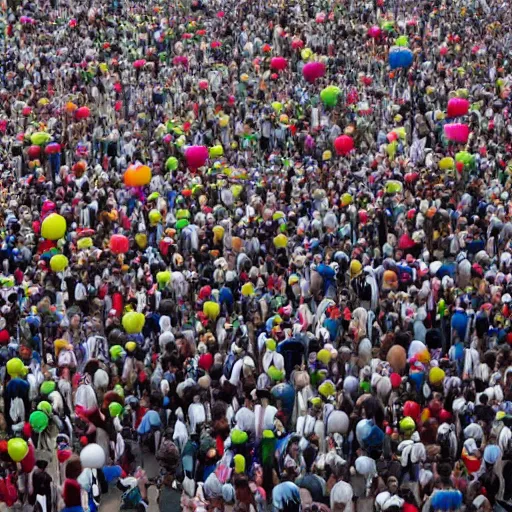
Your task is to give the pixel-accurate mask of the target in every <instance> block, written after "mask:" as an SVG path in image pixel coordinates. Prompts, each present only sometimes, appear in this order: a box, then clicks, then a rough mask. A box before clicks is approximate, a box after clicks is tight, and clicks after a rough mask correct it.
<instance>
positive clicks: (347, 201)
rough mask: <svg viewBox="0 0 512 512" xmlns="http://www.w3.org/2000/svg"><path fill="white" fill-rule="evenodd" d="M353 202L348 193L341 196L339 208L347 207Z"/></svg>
mask: <svg viewBox="0 0 512 512" xmlns="http://www.w3.org/2000/svg"><path fill="white" fill-rule="evenodd" d="M353 202H354V198H353V197H352V195H351V194H349V193H348V192H345V193H344V194H342V195H341V206H348V205H350V204H352V203H353Z"/></svg>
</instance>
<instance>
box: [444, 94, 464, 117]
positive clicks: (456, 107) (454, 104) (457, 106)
mask: <svg viewBox="0 0 512 512" xmlns="http://www.w3.org/2000/svg"><path fill="white" fill-rule="evenodd" d="M468 112H469V101H468V100H466V99H464V98H451V99H450V100H449V101H448V109H447V114H448V117H461V116H465V115H466V114H467V113H468Z"/></svg>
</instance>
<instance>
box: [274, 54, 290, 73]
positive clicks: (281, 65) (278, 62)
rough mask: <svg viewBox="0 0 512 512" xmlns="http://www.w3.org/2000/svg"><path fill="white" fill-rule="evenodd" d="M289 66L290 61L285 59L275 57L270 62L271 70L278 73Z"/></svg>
mask: <svg viewBox="0 0 512 512" xmlns="http://www.w3.org/2000/svg"><path fill="white" fill-rule="evenodd" d="M286 66H288V61H287V60H286V59H285V58H284V57H273V58H272V60H271V61H270V68H271V69H274V70H276V71H283V70H284V69H286Z"/></svg>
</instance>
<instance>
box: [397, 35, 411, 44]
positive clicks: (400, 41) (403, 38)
mask: <svg viewBox="0 0 512 512" xmlns="http://www.w3.org/2000/svg"><path fill="white" fill-rule="evenodd" d="M395 44H396V45H397V46H407V45H408V44H409V38H408V37H407V36H400V37H397V38H396V40H395Z"/></svg>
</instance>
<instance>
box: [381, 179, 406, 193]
mask: <svg viewBox="0 0 512 512" xmlns="http://www.w3.org/2000/svg"><path fill="white" fill-rule="evenodd" d="M384 189H385V190H386V194H399V193H400V192H402V190H403V185H402V184H401V183H400V182H399V181H396V180H388V181H386V184H385V186H384Z"/></svg>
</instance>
